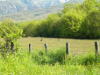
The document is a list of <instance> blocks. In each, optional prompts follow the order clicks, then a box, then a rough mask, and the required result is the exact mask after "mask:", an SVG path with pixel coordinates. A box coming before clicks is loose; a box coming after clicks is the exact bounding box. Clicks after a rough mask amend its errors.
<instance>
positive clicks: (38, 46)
mask: <svg viewBox="0 0 100 75" xmlns="http://www.w3.org/2000/svg"><path fill="white" fill-rule="evenodd" d="M95 41H98V42H100V40H79V39H60V38H43V41H41V38H40V37H37V38H31V37H28V38H21V39H20V40H19V43H20V44H19V45H20V47H21V48H22V49H24V50H28V44H29V43H31V44H32V48H33V50H44V44H45V43H47V44H48V50H55V49H62V48H63V49H65V48H66V42H69V43H70V53H71V54H84V53H91V52H94V51H95V47H94V42H95Z"/></svg>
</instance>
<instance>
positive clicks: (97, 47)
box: [95, 42, 99, 59]
mask: <svg viewBox="0 0 100 75" xmlns="http://www.w3.org/2000/svg"><path fill="white" fill-rule="evenodd" d="M98 54H99V43H98V42H95V57H96V59H97V56H98Z"/></svg>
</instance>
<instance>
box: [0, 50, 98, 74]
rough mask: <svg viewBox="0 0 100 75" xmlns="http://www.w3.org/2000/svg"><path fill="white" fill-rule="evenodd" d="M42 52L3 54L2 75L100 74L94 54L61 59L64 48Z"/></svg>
mask: <svg viewBox="0 0 100 75" xmlns="http://www.w3.org/2000/svg"><path fill="white" fill-rule="evenodd" d="M42 53H43V54H42V55H41V54H40V52H34V53H31V54H28V53H25V52H24V53H20V52H19V53H16V54H14V55H13V54H10V55H8V56H6V57H5V58H4V57H2V56H1V57H0V75H100V65H99V64H97V63H96V62H95V61H94V55H93V54H91V55H85V56H75V57H73V56H67V57H66V59H61V58H64V54H63V51H62V50H57V51H54V52H53V53H52V52H50V53H48V54H47V55H46V54H45V53H44V52H42ZM54 56H55V57H54ZM59 59H61V60H59ZM61 62H64V63H61Z"/></svg>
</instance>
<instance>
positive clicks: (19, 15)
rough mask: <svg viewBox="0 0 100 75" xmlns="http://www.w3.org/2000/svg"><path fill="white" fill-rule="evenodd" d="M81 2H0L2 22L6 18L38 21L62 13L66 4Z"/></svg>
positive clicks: (64, 0)
mask: <svg viewBox="0 0 100 75" xmlns="http://www.w3.org/2000/svg"><path fill="white" fill-rule="evenodd" d="M80 1H82V0H0V20H2V19H5V18H13V19H15V20H30V19H34V18H35V19H38V18H42V16H46V15H48V14H50V13H55V12H58V11H60V10H61V9H62V7H63V4H64V3H65V2H66V3H77V2H80ZM26 17H27V18H26Z"/></svg>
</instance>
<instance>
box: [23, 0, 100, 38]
mask: <svg viewBox="0 0 100 75" xmlns="http://www.w3.org/2000/svg"><path fill="white" fill-rule="evenodd" d="M25 23H26V22H25ZM24 34H25V35H26V36H43V37H64V38H66V37H67V38H91V39H93V38H100V2H99V0H98V1H96V0H85V1H84V2H83V3H81V4H66V5H65V7H64V9H63V10H62V12H60V13H57V14H51V15H49V16H48V17H47V18H46V19H43V20H39V21H32V22H30V23H27V25H25V27H24Z"/></svg>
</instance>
